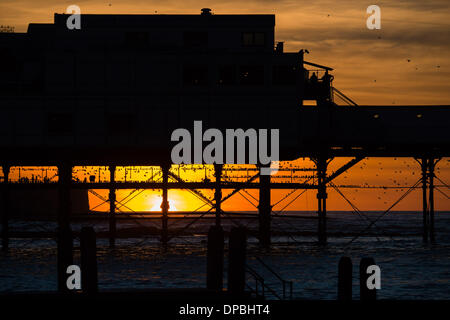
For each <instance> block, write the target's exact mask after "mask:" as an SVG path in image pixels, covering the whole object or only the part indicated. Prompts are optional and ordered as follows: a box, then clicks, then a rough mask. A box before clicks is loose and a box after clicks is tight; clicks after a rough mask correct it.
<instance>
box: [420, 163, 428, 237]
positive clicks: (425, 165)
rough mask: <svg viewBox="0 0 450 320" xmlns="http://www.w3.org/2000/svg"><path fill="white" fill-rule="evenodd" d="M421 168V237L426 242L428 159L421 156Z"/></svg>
mask: <svg viewBox="0 0 450 320" xmlns="http://www.w3.org/2000/svg"><path fill="white" fill-rule="evenodd" d="M420 166H421V169H422V210H423V212H422V224H423V226H422V227H423V231H422V238H423V242H424V243H427V242H428V202H427V180H428V179H427V170H428V159H426V158H423V159H422V162H420Z"/></svg>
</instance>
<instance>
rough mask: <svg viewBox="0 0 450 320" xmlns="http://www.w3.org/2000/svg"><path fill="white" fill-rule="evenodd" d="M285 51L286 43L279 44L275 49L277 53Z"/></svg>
mask: <svg viewBox="0 0 450 320" xmlns="http://www.w3.org/2000/svg"><path fill="white" fill-rule="evenodd" d="M283 51H284V42H283V41H279V42H277V46H276V47H275V52H276V53H283Z"/></svg>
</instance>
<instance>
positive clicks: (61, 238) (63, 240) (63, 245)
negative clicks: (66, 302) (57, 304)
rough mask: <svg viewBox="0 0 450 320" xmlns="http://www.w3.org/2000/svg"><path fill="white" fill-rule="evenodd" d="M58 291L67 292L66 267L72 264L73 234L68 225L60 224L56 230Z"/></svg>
mask: <svg viewBox="0 0 450 320" xmlns="http://www.w3.org/2000/svg"><path fill="white" fill-rule="evenodd" d="M57 250H58V251H57V276H58V291H59V292H60V293H69V292H70V290H69V288H68V287H67V277H68V276H69V275H68V274H67V267H68V266H70V265H72V264H73V234H72V230H71V228H70V225H62V226H60V227H59V228H58V232H57Z"/></svg>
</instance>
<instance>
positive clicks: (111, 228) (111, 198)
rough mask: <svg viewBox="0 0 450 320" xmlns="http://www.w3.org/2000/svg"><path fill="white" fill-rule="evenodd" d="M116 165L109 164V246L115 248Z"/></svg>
mask: <svg viewBox="0 0 450 320" xmlns="http://www.w3.org/2000/svg"><path fill="white" fill-rule="evenodd" d="M115 172H116V166H114V165H112V166H109V181H110V183H111V188H110V189H109V247H110V248H114V246H115V244H116V189H115V182H116V180H115Z"/></svg>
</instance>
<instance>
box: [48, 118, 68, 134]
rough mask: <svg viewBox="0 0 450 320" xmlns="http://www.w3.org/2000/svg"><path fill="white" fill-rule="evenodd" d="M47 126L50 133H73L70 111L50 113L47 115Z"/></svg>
mask: <svg viewBox="0 0 450 320" xmlns="http://www.w3.org/2000/svg"><path fill="white" fill-rule="evenodd" d="M47 128H48V133H49V134H53V135H65V134H71V133H72V115H71V114H68V113H50V114H49V115H48V117H47Z"/></svg>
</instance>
